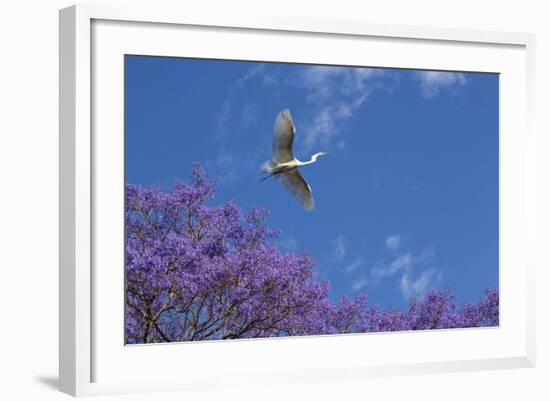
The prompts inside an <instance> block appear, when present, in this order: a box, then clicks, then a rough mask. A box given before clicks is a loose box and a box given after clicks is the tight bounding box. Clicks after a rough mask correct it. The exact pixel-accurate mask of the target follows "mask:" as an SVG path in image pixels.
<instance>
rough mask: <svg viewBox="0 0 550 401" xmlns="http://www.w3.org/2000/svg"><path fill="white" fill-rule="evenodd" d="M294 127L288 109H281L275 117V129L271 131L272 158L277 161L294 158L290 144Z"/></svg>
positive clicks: (287, 160) (292, 140) (283, 161)
mask: <svg viewBox="0 0 550 401" xmlns="http://www.w3.org/2000/svg"><path fill="white" fill-rule="evenodd" d="M295 133H296V127H294V122H293V121H292V116H291V115H290V111H288V110H283V111H281V112H280V113H279V115H278V116H277V118H276V119H275V129H274V132H273V147H272V151H273V159H274V160H275V161H277V162H279V163H286V162H289V161H291V160H294V154H293V153H292V145H293V143H294V134H295Z"/></svg>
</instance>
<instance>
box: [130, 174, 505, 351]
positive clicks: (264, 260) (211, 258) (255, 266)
mask: <svg viewBox="0 0 550 401" xmlns="http://www.w3.org/2000/svg"><path fill="white" fill-rule="evenodd" d="M216 186H217V185H216V183H215V182H214V181H213V180H211V179H210V178H209V177H207V176H206V174H205V172H204V171H203V170H202V169H201V168H200V166H198V165H196V166H195V168H194V169H193V174H192V181H191V183H186V182H183V181H177V182H176V183H175V185H174V188H173V189H172V190H171V191H169V192H168V191H164V190H162V189H161V188H144V187H141V186H137V185H130V184H128V185H127V186H126V236H127V238H126V240H127V241H126V288H125V293H126V294H125V297H126V298H125V299H126V342H127V343H130V344H135V343H151V342H170V341H198V340H207V339H232V338H251V337H269V336H293V335H312V334H337V333H352V332H365V331H391V330H418V329H430V328H451V327H478V326H492V325H498V292H497V291H496V290H491V289H489V290H487V291H486V293H485V295H484V296H483V298H482V299H481V301H480V302H479V303H478V304H473V305H462V306H460V307H458V306H456V305H455V302H454V299H453V296H452V294H451V293H450V291H449V290H439V291H435V290H434V291H431V292H428V293H427V294H426V296H424V297H423V298H422V299H421V300H415V301H411V305H410V308H409V309H408V310H406V311H399V310H388V311H383V310H380V309H379V308H377V307H376V306H372V305H369V304H368V303H367V298H366V296H365V295H359V296H358V297H356V298H354V299H349V298H346V297H344V298H343V299H342V300H341V301H340V302H338V303H334V302H332V301H331V300H330V298H329V290H330V289H329V284H328V282H321V281H319V280H318V279H317V278H316V275H315V270H314V266H315V261H314V260H313V259H312V258H311V257H310V256H308V255H307V254H291V253H290V254H289V253H283V252H281V251H280V250H279V249H278V248H277V246H276V245H275V241H274V239H275V238H276V237H277V236H278V234H279V233H278V232H277V231H276V230H273V229H270V228H268V227H267V225H266V218H267V216H268V213H267V211H266V210H265V209H261V208H253V209H251V210H250V211H248V212H247V213H243V212H242V211H241V210H240V208H239V207H238V206H237V205H236V204H235V203H232V202H229V203H227V204H224V205H221V206H207V205H206V203H207V202H208V201H210V200H212V199H213V197H214V194H215V190H216Z"/></svg>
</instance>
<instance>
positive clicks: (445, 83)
mask: <svg viewBox="0 0 550 401" xmlns="http://www.w3.org/2000/svg"><path fill="white" fill-rule="evenodd" d="M416 77H417V78H418V80H419V81H420V89H421V91H422V95H424V97H425V98H432V97H434V96H437V95H438V94H439V92H440V90H442V89H449V88H452V87H454V86H463V85H465V84H466V76H465V75H464V74H463V73H460V72H445V71H417V72H416Z"/></svg>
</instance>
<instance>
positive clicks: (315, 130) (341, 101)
mask: <svg viewBox="0 0 550 401" xmlns="http://www.w3.org/2000/svg"><path fill="white" fill-rule="evenodd" d="M385 74H387V73H386V72H384V71H383V70H381V69H372V68H351V67H329V66H309V67H305V68H304V70H303V73H302V74H301V75H300V77H299V79H298V80H295V81H293V82H294V83H295V84H296V85H297V86H300V87H303V88H304V89H306V91H307V94H306V100H307V101H308V102H310V103H313V104H315V106H317V107H316V110H318V111H317V112H316V113H315V115H313V116H312V117H311V118H310V119H309V121H308V123H307V125H306V126H305V127H304V129H303V130H301V131H302V132H303V134H302V135H303V144H304V147H305V149H306V150H310V149H311V148H312V147H313V146H329V145H331V144H332V143H333V142H334V141H333V140H335V139H336V138H337V137H338V136H339V135H340V133H341V126H342V124H343V123H344V122H345V121H346V120H348V119H350V118H351V117H353V115H354V114H355V112H356V111H357V110H359V108H360V107H361V106H362V105H363V103H364V102H365V101H366V100H367V98H368V96H369V95H370V94H371V92H372V90H373V87H374V85H372V84H371V82H369V81H370V80H372V79H373V78H375V77H382V76H383V75H385ZM338 144H339V146H341V147H343V146H344V142H343V141H342V140H340V141H339V142H338Z"/></svg>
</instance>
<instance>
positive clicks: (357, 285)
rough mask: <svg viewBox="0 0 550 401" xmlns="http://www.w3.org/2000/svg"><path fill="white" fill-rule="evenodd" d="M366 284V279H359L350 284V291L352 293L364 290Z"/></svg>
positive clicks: (367, 282)
mask: <svg viewBox="0 0 550 401" xmlns="http://www.w3.org/2000/svg"><path fill="white" fill-rule="evenodd" d="M368 284H369V281H368V280H367V279H366V278H364V277H361V278H358V279H356V280H353V281H352V282H351V289H352V290H353V291H359V290H362V289H363V288H365V287H366V286H367V285H368Z"/></svg>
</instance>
